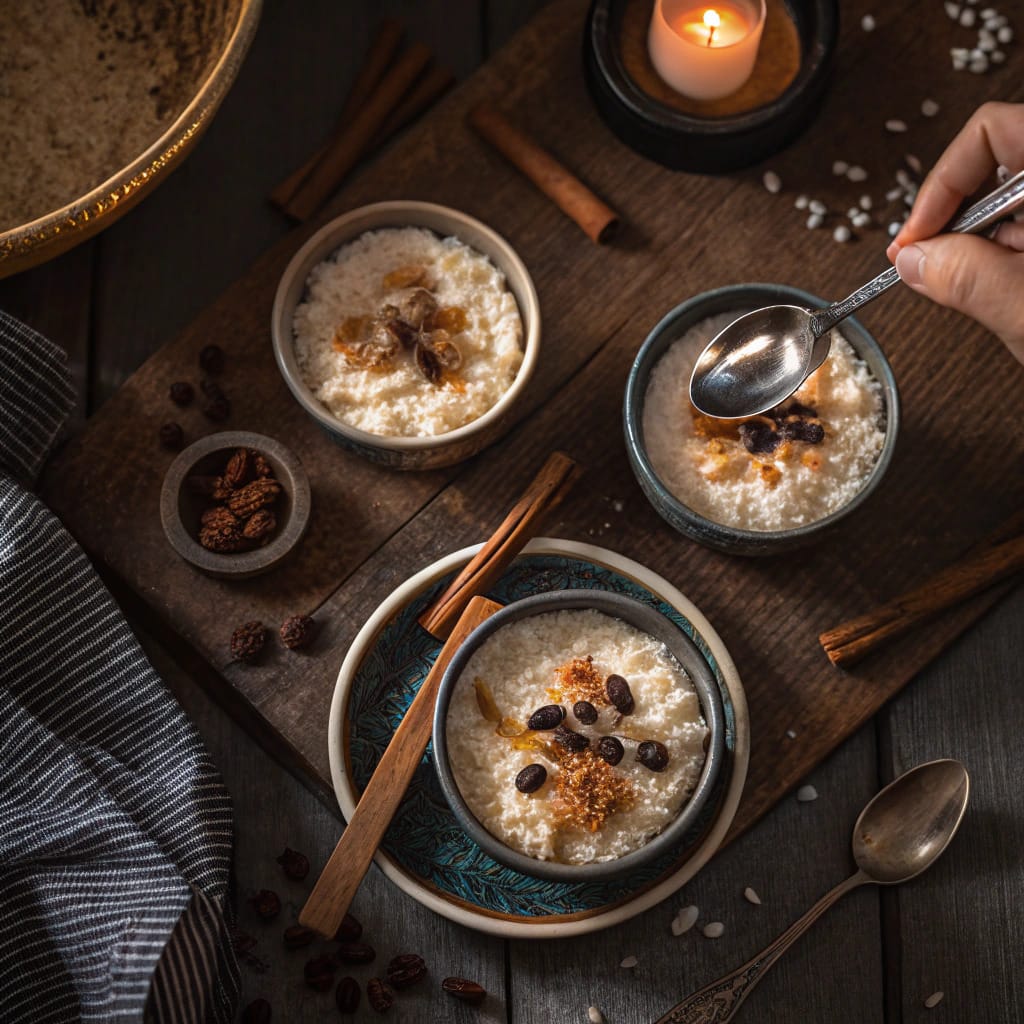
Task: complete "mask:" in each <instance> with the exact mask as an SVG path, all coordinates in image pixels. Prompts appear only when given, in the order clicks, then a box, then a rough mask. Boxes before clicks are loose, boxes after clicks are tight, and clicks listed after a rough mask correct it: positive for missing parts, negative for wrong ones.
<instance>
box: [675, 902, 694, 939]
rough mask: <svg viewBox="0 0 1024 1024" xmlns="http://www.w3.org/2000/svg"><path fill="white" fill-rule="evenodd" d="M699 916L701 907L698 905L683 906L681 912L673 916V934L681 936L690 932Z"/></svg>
mask: <svg viewBox="0 0 1024 1024" xmlns="http://www.w3.org/2000/svg"><path fill="white" fill-rule="evenodd" d="M698 917H700V909H699V908H698V907H694V906H689V907H683V908H682V909H681V910H680V911H679V913H678V914H676V916H675V917H674V918H672V934H673V935H675V936H679V935H683V934H684V933H685V932H688V931H689V930H690V929H691V928H692V927H693V926H694V925H695V924H696V923H697V918H698Z"/></svg>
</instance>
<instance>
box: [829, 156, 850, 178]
mask: <svg viewBox="0 0 1024 1024" xmlns="http://www.w3.org/2000/svg"><path fill="white" fill-rule="evenodd" d="M849 169H850V165H849V164H848V163H847V162H846V161H845V160H836V161H835V162H834V163H833V164H832V173H833V174H834V175H836V177H838V178H841V177H842V176H843V175H844V174H845V173H846V172H847V171H848V170H849Z"/></svg>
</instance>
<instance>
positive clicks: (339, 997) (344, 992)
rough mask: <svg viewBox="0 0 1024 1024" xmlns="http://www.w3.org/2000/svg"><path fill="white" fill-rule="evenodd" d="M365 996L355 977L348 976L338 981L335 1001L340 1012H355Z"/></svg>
mask: <svg viewBox="0 0 1024 1024" xmlns="http://www.w3.org/2000/svg"><path fill="white" fill-rule="evenodd" d="M362 997H363V990H362V989H361V988H360V987H359V982H358V981H356V979H355V978H352V977H349V976H346V977H344V978H342V979H341V981H339V982H338V987H337V988H336V989H335V990H334V1002H335V1004H336V1005H337V1007H338V1012H339V1013H355V1012H356V1010H358V1009H359V1000H360V999H362Z"/></svg>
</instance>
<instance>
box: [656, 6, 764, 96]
mask: <svg viewBox="0 0 1024 1024" xmlns="http://www.w3.org/2000/svg"><path fill="white" fill-rule="evenodd" d="M764 18H765V4H764V0H708V2H707V3H704V4H697V3H695V2H694V0H655V4H654V14H653V15H652V16H651V27H650V30H649V31H648V34H647V49H648V52H649V53H650V56H651V63H652V64H653V65H654V69H655V70H656V71H657V72H658V74H659V75H660V76H661V77H662V78H663V79H664V80H665V82H666V83H668V85H670V86H671V87H672V88H673V89H675V90H676V92H680V93H682V94H683V95H684V96H690V97H692V98H693V99H698V100H715V99H719V98H721V97H722V96H728V95H729V94H730V93H733V92H735V91H736V90H737V89H738V88H739V87H740V86H741V85H743V83H744V82H745V81H746V80H747V79H748V78H749V77H750V73H751V72H752V71H753V70H754V62H755V61H756V60H757V49H758V47H759V46H760V44H761V32H762V31H763V29H764Z"/></svg>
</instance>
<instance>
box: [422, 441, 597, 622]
mask: <svg viewBox="0 0 1024 1024" xmlns="http://www.w3.org/2000/svg"><path fill="white" fill-rule="evenodd" d="M581 472H582V470H581V469H580V467H579V466H578V465H577V464H576V463H575V462H573V460H572V459H570V458H569V456H568V455H565V454H564V453H563V452H553V453H552V454H551V455H550V456H548V459H547V461H546V462H545V463H544V465H543V466H542V467H541V470H540V472H539V473H538V474H537V475H536V476H535V477H534V479H533V482H532V483H531V484H530V486H529V487H527V488H526V490H525V491H524V492H523V496H522V497H521V498H520V499H519V500H518V501H517V502H516V503H515V505H514V507H513V508H512V511H511V512H509V514H508V515H507V516H506V517H505V521H504V522H503V523H502V524H501V526H499V527H498V529H497V530H495V532H494V534H493V535H492V536H491V539H490V540H488V541H487V543H486V544H484V546H483V547H482V548H481V549H480V551H479V552H478V553H477V554H476V556H475V557H474V558H473V559H472V560H471V561H470V562H469V564H468V565H467V566H466V567H465V568H464V569H463V570H462V572H460V573H459V575H458V576H456V577H455V579H454V580H452V582H451V583H450V584H449V585H448V587H447V589H446V590H445V591H444V593H442V594H441V596H440V597H438V598H437V599H436V600H435V601H434V603H433V604H431V605H430V606H429V607H428V608H427V609H426V610H425V611H424V612H423V614H422V615H420V617H419V623H420V625H421V626H422V627H423V628H424V629H425V630H426V631H427V632H428V633H431V634H433V635H434V636H436V637H437V638H438V639H439V640H443V639H444V638H445V637H446V636H448V634H449V633H450V632H451V631H452V627H453V626H454V625H455V623H456V622H458V620H459V616H460V615H461V614H462V610H463V608H465V607H466V602H467V601H468V600H469V599H470V598H471V597H472V596H473V595H474V594H480V593H482V592H483V591H485V590H487V588H488V587H489V586H491V584H493V583H494V582H495V581H496V580H497V579H498V578H499V577H500V576H501V574H502V573H503V572H504V571H505V569H506V568H507V567H508V565H509V563H510V562H511V561H512V559H514V558H515V557H516V555H518V554H519V552H520V551H522V549H523V547H524V546H525V545H526V542H527V541H528V540H530V538H531V537H533V536H534V535H535V534H536V532H537V529H538V528H539V526H540V521H541V519H542V518H543V517H544V516H545V515H547V513H549V512H550V511H551V510H552V509H553V508H555V507H556V506H557V505H558V504H560V503H561V501H562V499H563V498H564V497H565V496H566V494H568V492H569V489H570V488H571V487H572V485H573V484H574V483H575V482H576V480H577V479H578V478H579V475H580V473H581Z"/></svg>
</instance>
